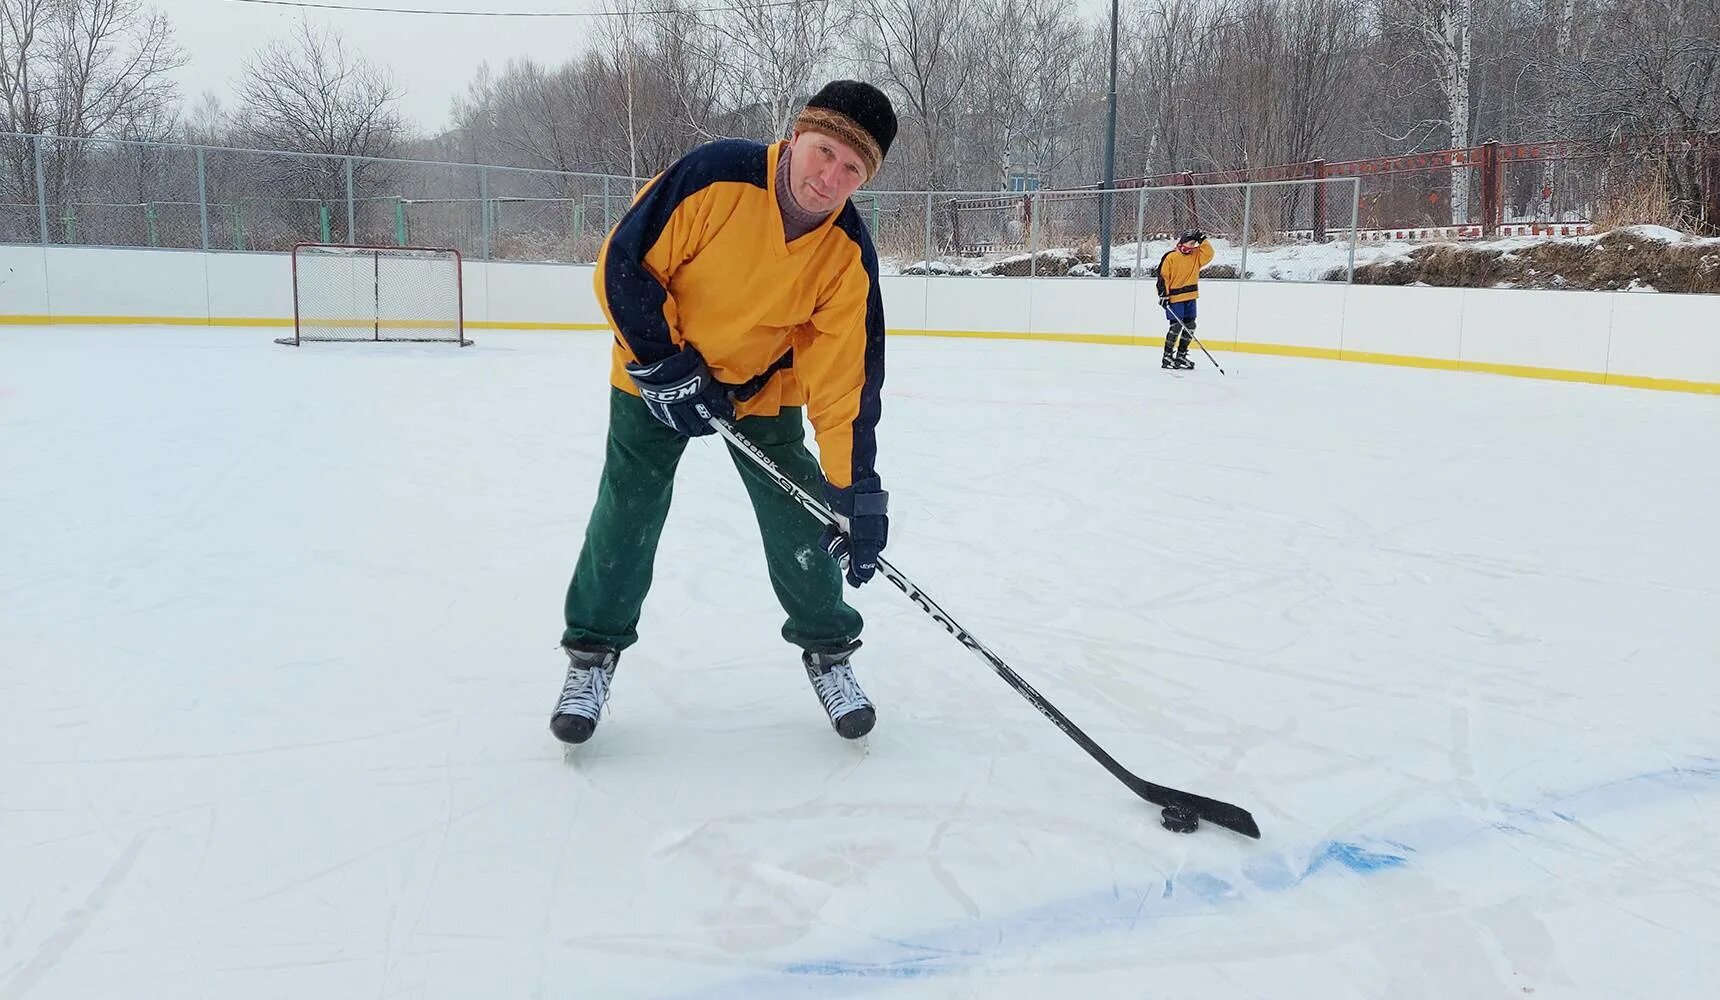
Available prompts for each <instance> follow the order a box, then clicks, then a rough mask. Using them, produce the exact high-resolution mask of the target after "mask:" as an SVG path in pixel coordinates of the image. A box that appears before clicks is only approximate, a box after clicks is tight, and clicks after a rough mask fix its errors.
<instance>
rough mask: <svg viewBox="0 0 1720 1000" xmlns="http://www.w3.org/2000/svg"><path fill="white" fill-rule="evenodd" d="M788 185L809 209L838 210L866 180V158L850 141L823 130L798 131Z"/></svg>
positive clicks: (810, 210)
mask: <svg viewBox="0 0 1720 1000" xmlns="http://www.w3.org/2000/svg"><path fill="white" fill-rule="evenodd" d="M790 146H791V148H792V149H793V150H794V153H793V155H792V156H791V157H790V158H789V161H788V186H789V189H790V190H791V191H793V192H794V200H795V201H797V202H799V203H800V207H801V208H804V209H806V210H807V211H808V212H818V213H820V214H824V213H829V212H834V211H836V210H837V209H839V208H841V207H842V204H843V203H844V202H846V201H847V200H848V196H849V195H851V194H853V193H854V192H855V191H856V190H858V189H859V187H860V185H862V184H864V183H866V161H865V160H862V159H861V158H860V154H859V153H856V152H855V151H854V149H853V148H852V147H851V146H849V145H848V144H847V143H845V142H843V141H842V140H840V139H837V138H834V137H832V136H828V135H825V134H824V133H823V132H812V131H805V132H796V133H794V141H793V142H792V143H790Z"/></svg>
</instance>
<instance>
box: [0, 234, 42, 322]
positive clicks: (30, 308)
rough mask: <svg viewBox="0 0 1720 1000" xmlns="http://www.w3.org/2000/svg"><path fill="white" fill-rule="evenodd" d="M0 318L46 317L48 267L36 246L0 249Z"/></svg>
mask: <svg viewBox="0 0 1720 1000" xmlns="http://www.w3.org/2000/svg"><path fill="white" fill-rule="evenodd" d="M0 303H4V305H3V306H0V316H3V315H6V314H13V315H22V316H46V315H47V314H48V268H47V262H46V261H45V260H44V258H43V254H42V250H41V248H40V247H19V246H0Z"/></svg>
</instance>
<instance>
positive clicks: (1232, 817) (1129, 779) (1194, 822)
mask: <svg viewBox="0 0 1720 1000" xmlns="http://www.w3.org/2000/svg"><path fill="white" fill-rule="evenodd" d="M710 424H711V426H712V427H713V428H715V429H716V431H717V433H718V434H721V435H722V436H723V437H724V438H726V439H727V440H728V442H729V444H731V445H733V446H734V447H735V448H737V449H739V450H740V451H741V452H742V453H743V454H745V455H746V456H747V457H748V458H750V459H752V460H753V462H754V463H756V464H757V465H758V467H759V468H761V469H763V470H764V471H765V473H766V474H767V475H769V476H770V478H771V479H773V480H775V481H776V484H777V485H778V486H780V487H782V488H783V489H784V490H786V491H787V492H788V493H789V495H791V496H793V497H794V499H795V500H797V501H799V503H800V505H801V506H802V507H804V508H806V510H807V511H808V512H809V513H811V514H812V516H813V517H816V518H818V519H819V520H820V521H822V522H824V523H825V524H827V525H831V526H834V527H835V528H837V529H838V530H843V531H846V530H847V527H848V526H847V525H846V524H844V523H843V522H844V520H845V519H844V518H843V517H842V516H841V515H839V514H837V513H835V512H834V511H832V510H831V509H830V508H829V507H826V506H825V505H824V504H823V503H821V502H819V501H818V499H817V498H815V497H813V496H812V495H811V494H810V493H808V492H806V491H805V490H804V489H801V487H800V484H799V483H796V482H795V481H794V480H792V479H790V478H789V477H788V475H787V474H786V473H784V472H783V471H782V470H781V469H779V468H777V465H776V463H775V462H772V461H771V460H770V456H768V455H766V454H765V453H764V452H762V451H760V450H759V449H758V447H757V446H756V445H754V444H753V443H752V442H751V441H748V440H747V439H746V438H745V437H743V436H741V434H740V433H739V432H738V431H736V430H735V427H734V425H733V424H731V423H730V422H728V421H727V420H724V419H722V418H721V417H711V418H710ZM878 570H879V572H881V573H883V574H884V579H886V580H889V581H890V582H891V583H893V584H895V585H896V589H897V590H900V591H901V592H902V593H903V594H905V595H906V596H907V598H908V600H910V601H912V602H914V604H915V606H917V607H918V608H919V609H920V610H921V611H924V612H925V613H926V614H927V615H928V616H930V617H931V619H932V621H934V622H937V623H938V624H939V625H942V626H943V627H944V630H945V631H946V632H948V633H949V634H950V635H952V636H955V639H956V641H957V642H959V643H961V644H962V645H963V646H966V647H967V648H968V649H970V650H972V651H973V653H974V655H975V656H978V657H979V658H980V659H982V660H984V661H985V663H986V665H987V666H989V667H991V669H992V670H994V671H996V672H997V675H998V676H999V677H1002V678H1003V680H1004V683H1006V684H1008V685H1009V686H1010V687H1012V688H1014V689H1015V691H1016V693H1017V694H1019V695H1021V696H1022V697H1023V698H1026V699H1027V703H1028V704H1030V705H1032V706H1033V707H1034V708H1037V709H1038V710H1039V714H1041V715H1043V716H1045V717H1046V718H1047V719H1050V720H1051V721H1052V722H1053V723H1054V724H1055V725H1056V726H1057V728H1058V729H1061V730H1063V734H1064V735H1065V736H1068V737H1069V738H1070V739H1072V740H1074V741H1075V744H1076V745H1077V746H1079V747H1080V748H1081V749H1083V750H1085V751H1087V754H1088V756H1090V757H1092V758H1093V759H1094V760H1096V761H1098V762H1099V763H1100V764H1101V765H1102V766H1103V767H1104V768H1105V770H1107V771H1109V772H1111V775H1112V777H1114V778H1116V779H1117V780H1118V781H1121V782H1122V783H1123V784H1125V785H1127V786H1129V790H1130V791H1132V792H1134V793H1135V794H1136V795H1139V796H1140V797H1141V798H1143V799H1146V800H1147V801H1148V802H1151V803H1152V804H1153V805H1155V806H1159V807H1161V809H1162V810H1163V813H1162V817H1161V821H1162V822H1163V824H1164V826H1165V828H1166V829H1169V830H1174V831H1176V832H1178V833H1189V832H1192V831H1193V830H1194V829H1195V828H1197V827H1198V826H1199V825H1200V820H1203V819H1204V820H1206V821H1207V822H1209V823H1215V824H1217V825H1219V826H1222V827H1224V828H1225V829H1227V830H1234V831H1236V832H1237V833H1240V834H1242V835H1243V836H1245V837H1254V838H1256V839H1259V837H1260V827H1259V826H1258V825H1256V824H1255V822H1254V817H1253V816H1251V815H1249V813H1248V810H1246V809H1243V808H1242V807H1241V806H1236V805H1232V804H1230V803H1229V802H1221V801H1219V800H1218V799H1209V798H1207V797H1205V796H1204V795H1195V794H1193V793H1192V792H1185V791H1181V790H1179V789H1175V788H1168V787H1166V786H1164V785H1155V784H1153V783H1152V782H1150V781H1147V780H1145V779H1143V778H1140V777H1137V776H1136V775H1134V774H1132V773H1130V772H1129V770H1128V769H1126V768H1124V767H1123V765H1121V764H1119V763H1117V761H1116V760H1115V759H1114V758H1112V756H1111V755H1110V754H1108V753H1106V752H1105V750H1104V749H1103V748H1102V747H1100V746H1099V744H1097V743H1094V742H1093V740H1092V738H1091V737H1089V736H1088V735H1087V734H1086V733H1084V732H1082V731H1081V729H1080V727H1078V726H1076V725H1075V723H1073V722H1070V721H1069V719H1068V717H1067V716H1065V715H1064V714H1063V713H1062V712H1060V711H1058V710H1057V706H1055V705H1053V704H1051V703H1050V702H1049V701H1046V700H1045V696H1044V695H1042V694H1040V693H1039V692H1038V691H1035V690H1034V689H1033V686H1032V685H1030V684H1028V683H1027V682H1026V681H1024V680H1022V679H1021V677H1020V676H1019V675H1018V674H1016V672H1015V671H1013V670H1011V669H1009V665H1008V664H1006V663H1004V662H1003V660H1002V659H1000V658H999V657H998V655H997V654H996V653H993V652H992V651H991V650H989V649H987V648H986V647H985V644H984V643H982V642H980V641H979V640H978V639H976V638H974V636H973V634H972V633H970V632H968V630H967V629H965V628H963V627H962V626H961V625H960V624H958V623H957V622H956V620H955V619H954V618H953V617H951V616H950V614H949V612H947V611H945V610H944V609H943V608H941V607H939V606H938V602H936V601H934V600H932V599H931V597H930V596H929V595H927V594H926V592H925V591H923V590H921V589H920V588H919V587H917V586H915V585H914V584H913V583H912V582H911V581H909V579H908V578H907V577H906V576H904V575H902V572H901V571H900V570H898V569H897V568H896V567H894V566H892V565H890V563H889V562H888V561H887V560H885V559H884V558H882V557H880V558H879V559H878Z"/></svg>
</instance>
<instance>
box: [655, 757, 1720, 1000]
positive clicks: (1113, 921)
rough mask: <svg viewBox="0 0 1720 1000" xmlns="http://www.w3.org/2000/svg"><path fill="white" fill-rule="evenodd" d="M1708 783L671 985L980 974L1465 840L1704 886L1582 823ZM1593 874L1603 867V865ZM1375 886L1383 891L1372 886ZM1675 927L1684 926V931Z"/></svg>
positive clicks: (1098, 891) (1612, 794) (1619, 796)
mask: <svg viewBox="0 0 1720 1000" xmlns="http://www.w3.org/2000/svg"><path fill="white" fill-rule="evenodd" d="M1717 793H1720V758H1697V759H1693V760H1691V761H1689V762H1687V763H1685V764H1681V765H1674V766H1670V767H1667V768H1664V769H1662V770H1658V771H1650V772H1646V773H1642V774H1637V775H1633V776H1629V777H1625V778H1621V779H1618V780H1615V781H1611V782H1607V783H1605V784H1601V785H1595V786H1592V787H1589V788H1585V789H1581V790H1578V791H1574V792H1570V793H1567V794H1563V795H1557V796H1551V797H1548V798H1546V799H1544V800H1542V801H1541V802H1539V803H1536V804H1534V805H1530V806H1524V807H1517V808H1511V807H1507V808H1502V809H1500V810H1498V811H1497V812H1496V814H1495V815H1494V816H1493V817H1491V818H1477V817H1474V816H1455V815H1453V816H1446V817H1442V818H1435V819H1429V820H1426V821H1421V822H1416V823H1410V824H1405V825H1400V826H1397V827H1393V828H1390V829H1387V830H1384V831H1381V832H1379V833H1375V834H1371V835H1364V836H1358V837H1352V838H1346V839H1330V840H1321V841H1317V842H1315V843H1312V844H1310V845H1305V846H1301V847H1296V848H1291V849H1286V850H1280V851H1275V852H1271V853H1263V854H1261V855H1259V856H1256V857H1253V858H1251V859H1248V860H1246V861H1244V862H1242V863H1241V864H1240V865H1238V866H1237V867H1235V868H1232V869H1222V870H1221V869H1193V870H1181V871H1177V872H1175V873H1173V874H1171V875H1169V876H1167V877H1166V878H1164V879H1162V880H1160V881H1154V882H1148V883H1140V884H1131V885H1125V884H1121V883H1118V884H1113V885H1110V886H1105V887H1098V888H1094V889H1092V890H1090V891H1088V892H1085V893H1081V894H1078V895H1071V896H1067V897H1064V898H1062V899H1055V900H1051V901H1048V902H1046V903H1043V904H1040V905H1037V906H1033V907H1030V908H1027V909H1023V910H1019V911H1016V912H1014V913H1011V914H1008V915H1005V916H1000V917H994V918H990V919H978V918H977V917H975V918H973V919H969V920H968V921H966V922H962V923H957V924H949V925H945V926H943V927H935V928H930V929H927V930H923V931H919V932H917V933H912V934H902V935H900V936H894V937H889V938H882V937H880V938H879V939H878V940H877V942H876V943H875V944H874V945H872V946H871V947H867V948H863V949H857V950H855V951H852V952H848V953H846V954H839V955H829V956H824V957H819V958H812V959H806V960H801V961H794V962H787V963H784V964H782V965H781V966H779V967H778V968H777V969H775V970H773V971H771V972H768V973H761V974H758V975H755V976H749V977H746V978H744V979H739V980H735V981H732V982H729V983H726V984H722V985H720V986H717V987H713V988H709V989H700V990H695V991H691V992H688V993H684V994H677V997H678V998H679V997H685V998H687V1000H694V998H697V1000H728V998H734V1000H740V998H750V997H755V996H764V995H769V996H790V995H792V996H799V995H809V996H810V995H817V996H821V997H823V996H840V995H849V994H857V993H863V992H869V991H872V990H875V989H878V988H879V987H880V986H881V985H882V984H883V982H885V981H900V980H919V979H939V978H946V977H960V976H967V975H983V974H984V973H985V972H986V971H987V969H988V967H996V966H998V965H999V964H1000V963H1008V962H1009V961H1010V960H1011V959H1018V960H1019V959H1024V958H1026V957H1028V956H1031V955H1033V953H1035V952H1038V951H1041V950H1043V949H1047V948H1052V947H1056V946H1058V945H1068V944H1073V943H1077V942H1080V941H1083V940H1088V939H1093V938H1099V937H1103V936H1107V935H1119V934H1130V933H1133V932H1135V931H1137V930H1139V929H1141V928H1142V927H1143V926H1144V925H1147V924H1150V923H1152V922H1154V921H1163V920H1167V919H1173V918H1182V917H1190V916H1197V915H1201V914H1210V913H1215V912H1218V911H1221V910H1223V909H1226V908H1231V907H1237V906H1244V905H1248V904H1250V903H1258V902H1262V901H1264V899H1265V898H1266V897H1270V896H1277V895H1287V894H1293V893H1295V892H1296V891H1298V890H1303V889H1305V888H1307V887H1308V886H1309V885H1310V884H1316V883H1320V882H1324V881H1326V880H1338V879H1345V878H1350V879H1355V878H1373V877H1376V876H1383V875H1388V874H1389V873H1393V872H1400V871H1406V870H1411V869H1414V868H1416V867H1417V866H1421V865H1425V864H1433V863H1436V861H1435V859H1437V858H1438V857H1439V856H1440V855H1448V854H1452V853H1455V852H1457V851H1459V850H1467V851H1471V852H1474V851H1480V850H1485V849H1489V848H1495V849H1497V848H1504V849H1506V850H1509V851H1511V852H1513V853H1521V852H1522V851H1523V850H1524V849H1525V847H1526V846H1540V847H1543V848H1555V849H1562V850H1564V851H1565V852H1566V853H1569V854H1573V855H1577V856H1578V860H1583V859H1585V857H1586V859H1587V860H1591V861H1610V862H1612V863H1614V864H1616V863H1618V862H1619V861H1620V860H1621V859H1624V860H1627V861H1628V862H1630V863H1632V864H1634V865H1636V866H1639V867H1640V868H1641V869H1643V872H1642V873H1643V874H1645V875H1649V876H1651V877H1653V876H1658V877H1660V878H1662V879H1663V880H1670V881H1673V882H1676V883H1679V884H1680V885H1682V887H1683V888H1685V889H1687V890H1689V891H1691V892H1692V893H1697V894H1707V895H1709V896H1710V897H1711V896H1712V894H1713V893H1715V892H1716V891H1720V874H1717V873H1714V872H1710V873H1708V875H1709V881H1708V882H1707V883H1704V882H1702V881H1701V880H1700V879H1699V878H1698V877H1697V876H1695V875H1686V874H1684V873H1680V872H1676V871H1673V872H1668V871H1666V870H1665V869H1664V868H1662V867H1661V866H1658V865H1654V864H1652V863H1651V862H1649V861H1648V860H1647V859H1644V858H1641V857H1640V856H1638V855H1636V854H1635V853H1634V852H1632V851H1631V850H1629V849H1628V848H1627V847H1625V846H1623V845H1621V844H1620V843H1618V842H1617V841H1616V840H1614V839H1612V838H1609V837H1607V836H1605V835H1604V834H1602V833H1600V832H1599V831H1598V830H1597V829H1596V828H1595V827H1594V826H1593V825H1592V824H1593V823H1594V822H1595V821H1598V820H1602V819H1605V818H1608V817H1616V816H1619V815H1621V814H1629V813H1631V812H1633V811H1638V810H1647V809H1652V808H1655V807H1659V806H1663V805H1667V804H1670V803H1676V802H1678V801H1679V800H1687V801H1689V802H1690V804H1691V805H1692V807H1693V809H1694V810H1695V811H1696V812H1697V813H1698V814H1700V813H1701V811H1702V810H1703V809H1704V808H1705V802H1704V801H1703V800H1705V799H1709V798H1712V797H1713V796H1715V795H1716V794H1717ZM1692 832H1693V833H1694V831H1692ZM1707 832H1708V833H1712V832H1714V831H1713V830H1709V831H1707ZM1561 842H1562V843H1561ZM1524 860H1527V861H1528V864H1529V865H1530V866H1531V867H1534V868H1535V869H1537V870H1538V871H1539V872H1540V873H1541V874H1542V875H1544V876H1546V877H1548V878H1550V879H1553V880H1556V881H1560V882H1563V881H1564V880H1563V879H1560V877H1559V876H1558V875H1557V873H1556V872H1554V871H1553V870H1551V869H1550V868H1547V867H1545V866H1543V865H1540V864H1537V863H1536V862H1534V861H1533V860H1532V859H1524ZM1616 874H1617V873H1616V872H1615V873H1614V875H1615V876H1616ZM1600 877H1601V878H1603V879H1604V878H1605V876H1604V874H1603V875H1602V876H1600ZM1643 881H1645V882H1646V881H1648V879H1644V880H1643ZM1376 889H1377V891H1390V890H1389V889H1386V888H1383V887H1376ZM1501 891H1503V890H1501ZM1560 891H1564V892H1568V893H1571V894H1573V895H1577V896H1595V895H1596V894H1595V893H1594V891H1593V890H1591V889H1589V888H1587V887H1584V886H1581V885H1568V886H1564V887H1563V888H1562V890H1560ZM1458 905H1460V906H1461V904H1458ZM1491 905H1492V903H1491V902H1488V901H1481V902H1477V903H1474V904H1472V905H1470V906H1468V907H1467V909H1471V910H1484V909H1486V908H1487V907H1489V906H1491ZM1608 905H1610V906H1612V907H1614V908H1616V909H1619V910H1621V911H1622V912H1624V913H1626V914H1627V915H1629V916H1631V917H1634V918H1636V919H1640V920H1642V921H1644V922H1647V923H1650V924H1654V925H1655V926H1657V927H1661V928H1662V929H1666V930H1676V929H1674V928H1670V927H1667V925H1665V924H1661V923H1659V922H1657V921H1655V920H1653V919H1652V918H1650V917H1648V916H1646V915H1643V914H1640V913H1637V912H1635V911H1632V910H1629V909H1628V908H1626V907H1625V906H1624V905H1623V904H1620V903H1616V902H1609V903H1608ZM1678 933H1680V934H1681V935H1682V932H1678ZM1691 943H1692V944H1693V945H1696V946H1698V947H1700V945H1701V942H1696V941H1693V942H1691ZM1263 944H1265V943H1263ZM1282 945H1283V942H1282V941H1281V940H1280V941H1278V942H1277V943H1276V944H1275V945H1273V944H1265V947H1267V948H1268V949H1271V948H1277V947H1282ZM1223 951H1224V947H1223V945H1222V944H1218V945H1215V946H1214V947H1213V949H1212V954H1211V956H1210V957H1211V958H1212V959H1213V960H1215V961H1216V960H1218V959H1219V958H1221V957H1222V953H1223ZM1139 957H1140V961H1141V963H1142V964H1145V963H1146V962H1148V961H1150V960H1151V956H1150V955H1149V954H1141V955H1140V956H1139ZM1230 957H1235V956H1234V955H1231V956H1230ZM1098 964H1099V965H1102V964H1103V963H1098ZM1095 967H1096V963H1095V962H1094V961H1093V960H1092V956H1091V955H1090V954H1086V953H1082V954H1078V955H1076V956H1075V957H1074V958H1073V960H1072V961H1071V967H1070V969H1069V970H1068V971H1079V970H1081V969H1088V970H1091V969H1094V968H1095ZM1034 969H1035V970H1036V971H1039V972H1043V971H1046V970H1045V966H1044V964H1043V961H1041V960H1038V959H1037V957H1036V961H1035V964H1034ZM1655 985H1657V986H1664V985H1666V984H1655ZM1524 992H1526V993H1527V992H1531V989H1530V988H1526V989H1525V991H1524Z"/></svg>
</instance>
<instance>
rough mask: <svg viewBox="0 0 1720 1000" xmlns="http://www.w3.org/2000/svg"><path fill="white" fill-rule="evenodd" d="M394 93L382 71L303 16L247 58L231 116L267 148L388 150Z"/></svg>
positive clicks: (396, 121) (395, 129) (396, 136)
mask: <svg viewBox="0 0 1720 1000" xmlns="http://www.w3.org/2000/svg"><path fill="white" fill-rule="evenodd" d="M400 97H401V91H400V89H399V88H398V87H396V86H395V84H394V82H393V80H392V79H391V78H390V76H389V74H388V71H387V70H385V69H383V68H382V67H380V66H378V65H376V64H375V63H372V62H371V61H369V60H368V59H365V58H364V57H363V56H359V55H355V54H353V53H351V52H350V51H348V49H347V45H346V41H345V39H344V38H342V37H341V35H340V33H339V32H338V31H336V30H334V29H332V28H317V27H314V26H313V25H312V24H311V23H310V22H309V21H308V20H304V21H300V22H299V24H298V26H297V27H296V28H294V30H293V33H292V34H291V35H289V36H287V37H285V38H277V39H274V40H272V41H270V42H268V43H266V44H264V45H263V47H262V48H260V49H258V50H257V52H256V53H255V54H253V55H252V56H251V58H250V59H248V60H246V62H245V70H244V78H243V80H242V81H241V83H240V85H239V93H238V99H239V107H238V111H237V116H238V121H239V125H240V128H241V129H243V131H244V132H245V133H246V134H247V135H248V137H249V138H251V139H252V140H253V141H255V142H258V143H260V144H262V145H263V146H264V147H265V148H268V149H282V150H292V151H295V152H306V153H331V154H336V155H341V156H388V155H389V154H391V153H392V152H393V151H394V148H395V146H396V145H397V144H398V143H399V142H400V140H401V138H402V123H401V118H400V112H399V110H398V105H399V101H400Z"/></svg>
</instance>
